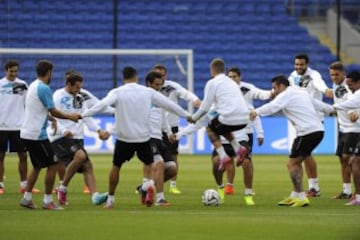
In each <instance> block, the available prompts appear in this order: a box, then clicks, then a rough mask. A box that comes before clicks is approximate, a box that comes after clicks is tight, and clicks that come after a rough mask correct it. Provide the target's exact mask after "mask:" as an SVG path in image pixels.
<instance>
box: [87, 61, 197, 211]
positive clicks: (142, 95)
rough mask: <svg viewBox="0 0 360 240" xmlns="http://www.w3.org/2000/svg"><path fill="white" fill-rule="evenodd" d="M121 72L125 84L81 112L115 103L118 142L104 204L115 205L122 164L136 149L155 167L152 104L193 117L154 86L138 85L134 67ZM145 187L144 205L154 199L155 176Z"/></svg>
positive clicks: (96, 110)
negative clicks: (151, 142)
mask: <svg viewBox="0 0 360 240" xmlns="http://www.w3.org/2000/svg"><path fill="white" fill-rule="evenodd" d="M122 72H123V81H124V85H122V86H120V87H118V88H115V89H113V90H111V91H110V92H109V93H108V95H107V96H106V97H105V98H104V99H102V100H101V101H99V102H98V103H96V104H95V105H94V106H93V107H92V108H90V109H89V110H86V111H85V112H84V113H83V114H82V116H83V117H88V116H92V115H94V114H95V113H97V112H99V111H101V110H102V109H104V108H105V107H107V106H111V105H114V106H115V127H116V129H115V131H116V143H115V149H114V157H113V165H112V168H111V170H110V174H109V196H108V198H107V201H106V204H105V208H112V207H113V206H114V202H115V190H116V187H117V184H118V182H119V178H120V170H121V166H122V164H123V163H125V162H127V161H130V160H131V158H132V157H133V156H134V154H135V153H137V156H138V158H139V159H140V161H142V162H143V163H144V164H146V165H150V168H151V170H152V171H151V172H153V170H154V167H155V166H154V164H153V163H154V158H153V154H152V152H151V147H150V146H151V145H150V138H151V128H150V121H149V119H150V116H151V106H152V105H156V106H159V107H162V108H164V109H166V110H168V111H171V112H174V113H176V114H178V115H180V116H183V117H186V118H187V119H188V120H190V114H189V113H188V112H187V111H185V110H184V109H182V108H181V107H180V106H178V105H176V104H175V103H173V102H172V101H170V100H169V99H168V98H166V97H165V96H163V95H162V94H160V93H159V92H157V91H155V90H154V89H151V88H148V87H144V86H141V85H139V84H138V76H137V71H136V69H135V68H133V67H125V68H124V69H123V71H122ZM142 190H144V191H146V192H147V193H146V196H145V200H144V203H145V205H146V206H152V205H153V203H154V180H153V176H151V177H150V179H149V181H148V182H147V183H146V184H143V186H142Z"/></svg>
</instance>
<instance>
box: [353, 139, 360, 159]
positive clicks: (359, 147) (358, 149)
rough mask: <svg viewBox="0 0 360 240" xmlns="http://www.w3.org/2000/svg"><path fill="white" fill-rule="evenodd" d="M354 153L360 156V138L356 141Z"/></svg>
mask: <svg viewBox="0 0 360 240" xmlns="http://www.w3.org/2000/svg"><path fill="white" fill-rule="evenodd" d="M354 155H355V156H357V157H360V140H359V141H358V142H357V143H356V147H355V150H354Z"/></svg>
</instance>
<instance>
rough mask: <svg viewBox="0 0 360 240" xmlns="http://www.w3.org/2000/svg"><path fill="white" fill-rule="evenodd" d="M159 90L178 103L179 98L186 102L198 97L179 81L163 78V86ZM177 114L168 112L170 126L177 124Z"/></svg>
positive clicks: (195, 99) (193, 100)
mask: <svg viewBox="0 0 360 240" xmlns="http://www.w3.org/2000/svg"><path fill="white" fill-rule="evenodd" d="M160 92H161V93H162V94H163V95H165V96H166V97H168V98H169V99H170V100H171V101H173V102H174V103H176V104H177V103H178V99H179V98H181V99H183V100H185V101H187V102H195V101H197V100H199V98H198V97H197V96H196V95H195V94H194V93H192V92H190V91H189V90H187V89H185V88H184V87H182V86H181V85H180V84H179V83H177V82H174V81H171V80H165V82H164V85H163V87H162V88H161V89H160ZM179 121H180V119H179V116H178V115H176V114H173V113H171V112H170V113H168V122H169V125H170V126H171V127H177V126H179Z"/></svg>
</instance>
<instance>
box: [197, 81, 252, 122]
mask: <svg viewBox="0 0 360 240" xmlns="http://www.w3.org/2000/svg"><path fill="white" fill-rule="evenodd" d="M213 104H214V106H215V110H216V112H217V113H218V114H219V121H220V122H221V123H223V124H226V125H230V126H231V125H232V126H233V125H242V124H248V123H249V108H248V104H247V103H246V101H245V98H244V96H243V94H242V93H241V91H239V86H238V85H237V84H236V83H235V82H234V81H233V80H232V79H230V78H229V77H227V76H226V75H225V74H218V75H217V76H215V77H214V78H212V79H211V80H209V81H208V82H207V83H206V85H205V90H204V99H203V101H202V103H201V105H200V107H199V109H198V111H197V112H196V113H195V114H194V115H193V119H194V120H195V121H196V120H198V119H199V118H201V117H202V116H203V115H204V114H206V113H207V112H208V111H209V109H210V107H211V106H212V105H213Z"/></svg>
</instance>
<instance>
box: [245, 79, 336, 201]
mask: <svg viewBox="0 0 360 240" xmlns="http://www.w3.org/2000/svg"><path fill="white" fill-rule="evenodd" d="M289 85H290V84H289V81H288V79H287V78H286V76H284V75H278V76H275V77H274V78H273V79H272V87H273V90H274V94H275V98H274V100H272V101H271V102H270V103H267V104H265V105H263V106H261V107H259V108H256V109H255V110H254V111H251V112H250V118H251V119H255V117H257V116H268V115H272V114H274V113H277V112H279V111H282V112H283V114H284V115H285V116H286V117H287V118H288V119H289V121H290V122H291V123H292V124H293V126H294V127H295V129H296V138H295V140H294V142H293V144H292V148H291V153H290V156H289V157H290V158H289V161H288V164H287V167H288V170H289V173H290V179H291V182H292V184H293V191H292V192H291V195H290V197H288V198H286V199H284V200H282V201H280V202H279V203H278V205H280V206H292V207H304V206H308V205H309V204H310V201H309V199H308V198H307V196H306V194H305V191H304V189H303V185H302V180H303V175H302V165H301V163H302V162H303V161H304V160H305V159H306V158H307V157H309V156H311V153H312V151H313V150H314V149H315V147H316V146H317V145H318V144H319V143H320V142H321V140H322V138H323V136H324V126H323V125H322V123H321V121H320V119H319V118H318V116H317V113H316V110H315V109H317V110H319V111H323V112H326V113H331V112H333V108H332V107H331V106H330V105H328V104H325V103H323V102H321V101H318V100H316V99H312V98H310V97H309V94H308V93H307V92H306V91H303V90H299V89H298V88H297V87H291V86H289Z"/></svg>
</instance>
